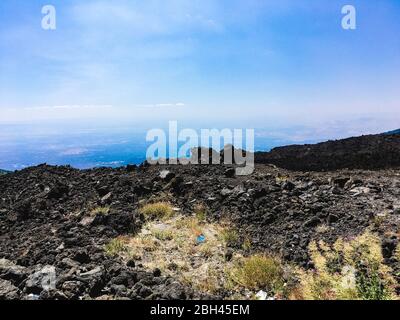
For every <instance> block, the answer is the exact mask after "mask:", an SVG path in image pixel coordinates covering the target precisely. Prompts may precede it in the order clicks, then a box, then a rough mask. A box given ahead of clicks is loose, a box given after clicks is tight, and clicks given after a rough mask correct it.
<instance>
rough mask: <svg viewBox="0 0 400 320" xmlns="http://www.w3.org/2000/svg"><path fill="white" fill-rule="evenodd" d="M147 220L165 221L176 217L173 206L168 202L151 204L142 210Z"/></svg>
mask: <svg viewBox="0 0 400 320" xmlns="http://www.w3.org/2000/svg"><path fill="white" fill-rule="evenodd" d="M140 213H142V214H143V215H144V216H145V217H146V218H147V219H164V218H170V217H172V216H173V215H174V210H173V208H172V206H171V205H170V204H169V203H167V202H157V203H149V204H146V205H144V206H143V207H142V208H141V209H140Z"/></svg>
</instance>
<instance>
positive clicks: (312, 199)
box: [0, 135, 400, 299]
mask: <svg viewBox="0 0 400 320" xmlns="http://www.w3.org/2000/svg"><path fill="white" fill-rule="evenodd" d="M398 141H399V137H397V136H393V135H388V136H371V137H369V138H365V137H361V138H353V139H348V140H344V141H339V142H328V143H325V144H320V145H316V146H311V147H300V146H294V147H287V148H280V149H275V150H273V151H272V152H271V153H270V154H264V155H260V154H259V155H258V161H259V162H269V161H270V162H272V163H275V164H279V165H281V166H283V167H290V168H297V169H301V171H289V170H287V169H282V168H278V167H276V166H275V165H272V164H263V163H261V164H257V165H256V168H255V171H254V173H253V174H252V175H251V176H240V177H239V176H235V170H234V168H232V167H230V166H224V165H188V166H176V165H165V166H158V165H155V166H149V165H148V164H146V163H144V164H143V165H141V166H138V167H137V166H128V167H124V168H118V169H108V168H100V169H93V170H76V169H73V168H71V167H54V166H48V165H40V166H37V167H32V168H27V169H24V170H22V171H17V172H13V173H9V174H7V175H2V176H0V299H114V298H127V299H193V298H200V299H206V298H225V297H226V296H225V294H226V293H224V292H221V293H218V294H214V295H209V294H204V293H201V292H197V291H196V290H194V289H193V288H191V287H190V286H188V285H187V284H185V283H184V282H183V281H182V279H177V278H174V277H171V276H168V275H166V274H164V273H163V272H161V271H160V270H159V269H158V268H154V269H151V270H149V269H148V268H147V269H146V268H145V267H144V266H143V265H142V262H141V261H140V260H139V259H137V258H135V257H132V258H131V259H129V260H122V259H120V258H118V257H114V256H110V255H107V253H106V251H105V245H106V244H107V243H109V242H110V240H112V239H115V238H116V237H119V236H124V235H132V234H133V235H135V234H138V233H140V232H142V231H143V230H142V227H143V225H144V223H145V217H144V216H143V214H142V213H141V212H140V210H139V209H140V208H141V206H142V205H143V203H146V202H149V201H158V200H162V201H167V202H170V203H171V204H172V205H173V206H174V207H176V209H177V210H179V212H180V213H181V214H182V215H187V216H190V215H192V214H193V213H194V212H195V211H196V207H198V206H199V205H201V206H202V207H204V208H205V210H206V212H207V221H209V222H210V223H213V222H220V221H229V222H230V223H231V224H232V225H233V227H234V228H235V229H237V231H238V232H237V234H238V238H237V239H235V241H233V242H232V243H230V245H229V247H228V248H225V250H226V253H225V254H226V255H229V254H231V253H232V251H235V250H241V248H242V245H243V243H244V242H245V241H248V242H249V243H251V249H250V250H251V252H263V253H273V254H277V255H279V256H281V257H282V258H283V259H284V260H286V261H289V262H292V263H294V264H296V265H298V266H301V267H303V268H309V267H312V265H310V257H309V251H308V245H309V243H310V241H312V240H319V239H323V240H325V241H326V242H327V243H333V242H334V241H335V240H336V239H337V238H338V237H343V238H344V239H351V238H353V237H354V236H356V235H358V234H360V233H362V232H363V231H364V230H365V229H366V228H367V227H369V228H372V230H373V231H374V232H375V233H377V234H379V235H380V237H381V239H382V253H383V256H384V258H385V263H386V264H387V265H389V266H391V267H392V269H393V270H394V273H393V275H394V276H395V277H397V278H396V280H397V282H398V281H399V275H400V266H399V261H398V260H397V259H398V256H397V258H396V254H395V250H396V248H397V247H398V242H399V226H400V172H399V171H398V169H397V168H396V167H394V165H395V164H397V161H398V158H399V157H397V158H396V157H395V155H396V154H397V155H399V154H400V152H399V147H398V146H399V144H398ZM360 146H366V148H365V149H363V150H362V149H361V147H360ZM351 148H353V149H354V150H355V151H354V154H353V155H352V154H351V153H350V150H351ZM329 155H330V156H329ZM378 155H380V156H378ZM260 156H261V158H260ZM293 157H294V158H293ZM256 158H257V156H256ZM260 159H261V160H260ZM339 161H343V162H339ZM389 165H390V166H391V168H386V167H388V166H389ZM359 166H360V167H366V168H375V167H385V169H380V170H376V171H368V170H365V169H364V170H360V169H339V168H342V167H349V168H352V167H359ZM329 168H335V169H336V170H335V171H325V172H324V171H321V170H327V169H329ZM317 169H318V170H319V171H317ZM307 170H310V171H307ZM96 208H107V214H101V213H100V212H101V210H98V211H97V212H98V213H97V214H94V212H96ZM52 274H54V275H55V277H56V278H55V279H56V281H55V282H54V281H53V282H51V283H50V284H49V283H47V282H46V279H47V278H48V277H49V275H50V276H51V275H52ZM46 277H47V278H46ZM398 289H399V288H398ZM399 291H400V290H399Z"/></svg>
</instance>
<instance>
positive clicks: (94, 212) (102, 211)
mask: <svg viewBox="0 0 400 320" xmlns="http://www.w3.org/2000/svg"><path fill="white" fill-rule="evenodd" d="M109 213H110V207H97V208H94V209H93V210H92V211H90V215H91V216H97V215H99V214H100V215H107V214H109Z"/></svg>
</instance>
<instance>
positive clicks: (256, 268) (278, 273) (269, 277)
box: [231, 255, 284, 293]
mask: <svg viewBox="0 0 400 320" xmlns="http://www.w3.org/2000/svg"><path fill="white" fill-rule="evenodd" d="M283 276H284V268H283V266H282V264H281V262H280V261H279V259H277V258H275V257H271V256H265V255H254V256H250V257H248V258H244V259H243V261H241V262H240V263H238V264H237V265H236V266H235V268H233V270H232V271H231V278H232V280H233V282H235V283H237V284H238V285H239V286H242V287H245V288H246V289H250V290H266V291H269V292H274V293H277V292H279V291H281V290H282V289H283V286H284V280H283V279H284V277H283Z"/></svg>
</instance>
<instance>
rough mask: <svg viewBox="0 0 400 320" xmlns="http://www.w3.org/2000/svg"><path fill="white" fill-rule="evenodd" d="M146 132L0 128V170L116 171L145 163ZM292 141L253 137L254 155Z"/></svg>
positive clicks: (7, 126)
mask: <svg viewBox="0 0 400 320" xmlns="http://www.w3.org/2000/svg"><path fill="white" fill-rule="evenodd" d="M146 133H147V131H146V130H145V129H144V128H132V127H125V128H124V127H122V128H118V127H101V128H97V127H94V126H92V127H84V126H78V127H70V128H68V127H67V128H65V127H62V126H57V125H52V126H46V127H43V126H41V125H40V124H38V125H35V126H31V125H0V169H4V170H11V171H14V170H20V169H23V168H26V167H29V166H35V165H38V164H42V163H47V164H51V165H71V166H72V167H75V168H79V169H88V168H94V167H120V166H124V165H127V164H140V163H141V162H143V161H144V160H145V159H146V150H147V148H148V146H149V145H150V144H151V143H152V142H146ZM291 143H292V141H290V140H285V139H280V138H270V137H264V136H262V135H258V134H257V130H256V138H255V148H254V149H255V150H256V151H261V150H262V151H268V150H270V149H271V148H273V147H276V146H280V145H286V144H291Z"/></svg>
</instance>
